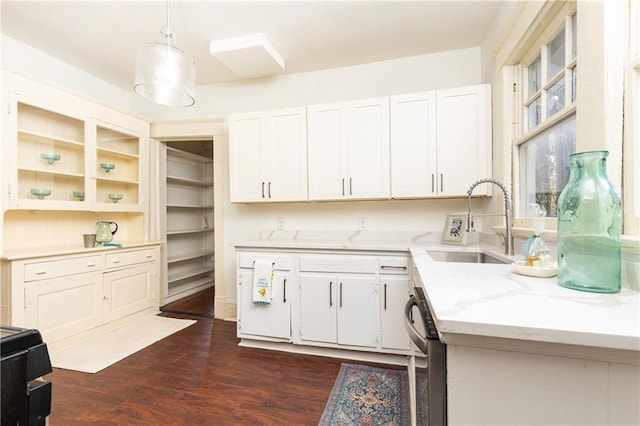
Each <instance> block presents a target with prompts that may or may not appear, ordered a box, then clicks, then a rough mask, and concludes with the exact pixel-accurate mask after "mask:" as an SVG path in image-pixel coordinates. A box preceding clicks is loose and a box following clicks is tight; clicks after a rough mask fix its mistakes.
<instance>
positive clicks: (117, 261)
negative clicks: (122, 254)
mask: <svg viewBox="0 0 640 426" xmlns="http://www.w3.org/2000/svg"><path fill="white" fill-rule="evenodd" d="M120 262H121V260H120V259H115V260H113V261H112V262H111V263H120Z"/></svg>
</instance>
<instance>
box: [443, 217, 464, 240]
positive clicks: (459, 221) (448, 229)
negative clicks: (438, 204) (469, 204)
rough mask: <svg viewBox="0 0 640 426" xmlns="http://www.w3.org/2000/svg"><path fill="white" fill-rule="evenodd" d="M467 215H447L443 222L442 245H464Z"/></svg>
mask: <svg viewBox="0 0 640 426" xmlns="http://www.w3.org/2000/svg"><path fill="white" fill-rule="evenodd" d="M466 234H467V215H466V214H463V213H448V214H447V220H446V221H445V222H444V231H443V232H442V243H444V244H457V245H465V244H466V238H465V237H466Z"/></svg>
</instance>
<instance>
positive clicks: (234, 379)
mask: <svg viewBox="0 0 640 426" xmlns="http://www.w3.org/2000/svg"><path fill="white" fill-rule="evenodd" d="M163 315H165V316H172V317H177V318H179V317H180V316H179V315H173V314H163ZM185 318H186V317H185ZM191 318H194V317H191ZM340 364H341V360H339V359H333V358H324V357H315V356H305V355H298V354H288V353H282V352H276V351H267V350H261V349H252V348H243V347H240V346H238V339H237V338H236V323H234V322H226V321H221V320H214V319H210V318H203V317H200V318H197V323H196V324H194V325H192V326H190V327H187V328H186V329H184V330H182V331H180V332H178V333H175V334H173V335H171V336H169V337H168V338H165V339H163V340H161V341H159V342H157V343H155V344H153V345H151V346H149V347H147V348H146V349H143V350H142V351H139V352H137V353H135V354H134V355H132V356H130V357H128V358H125V359H124V360H122V361H120V362H118V363H116V364H114V365H112V366H111V367H109V368H106V369H105V370H102V371H100V372H98V373H96V374H87V373H81V372H76V371H69V370H62V369H57V368H55V369H54V372H53V373H52V374H49V375H47V376H46V378H47V380H50V381H51V382H52V383H53V397H52V412H51V415H50V417H49V424H50V425H53V426H56V425H65V426H66V425H131V424H140V425H317V424H318V421H319V420H320V417H321V416H322V412H323V410H324V407H325V404H326V401H327V398H328V397H329V394H330V393H331V389H332V387H333V383H334V381H335V378H336V375H337V373H338V370H339V369H340Z"/></svg>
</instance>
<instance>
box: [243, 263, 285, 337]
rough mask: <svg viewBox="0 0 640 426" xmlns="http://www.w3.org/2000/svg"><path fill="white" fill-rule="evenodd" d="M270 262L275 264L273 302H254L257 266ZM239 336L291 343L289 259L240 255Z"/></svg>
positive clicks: (272, 290)
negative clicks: (257, 261) (257, 264)
mask: <svg viewBox="0 0 640 426" xmlns="http://www.w3.org/2000/svg"><path fill="white" fill-rule="evenodd" d="M260 258H263V259H267V260H268V261H269V262H271V263H272V264H273V284H272V289H271V295H272V299H271V302H270V303H269V304H256V303H253V286H254V263H255V261H256V260H257V259H260ZM238 265H239V268H238V315H237V317H238V319H237V320H238V322H237V327H238V336H239V337H250V338H255V337H263V338H268V339H275V340H283V341H287V342H290V341H291V273H290V271H289V269H290V257H289V256H282V255H277V256H274V255H270V254H266V255H265V254H262V255H260V254H255V253H251V254H246V253H242V254H240V255H238Z"/></svg>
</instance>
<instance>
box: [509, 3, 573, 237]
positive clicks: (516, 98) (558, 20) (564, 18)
mask: <svg viewBox="0 0 640 426" xmlns="http://www.w3.org/2000/svg"><path fill="white" fill-rule="evenodd" d="M576 14H577V8H576V7H575V4H571V3H567V4H566V5H565V6H564V7H562V9H561V10H559V11H558V13H557V14H556V15H555V16H554V17H553V18H552V19H550V20H549V22H548V23H547V25H546V27H545V29H544V31H543V32H542V33H541V34H540V35H539V36H538V37H536V38H535V40H534V41H533V42H532V43H530V44H529V48H528V49H527V50H526V52H525V53H524V54H523V55H522V56H521V57H520V59H519V60H517V61H514V62H515V65H514V66H513V68H514V71H515V72H514V74H515V75H514V80H515V81H514V88H515V90H514V94H513V105H514V113H513V115H514V116H513V120H514V122H515V124H516V125H515V126H514V134H513V139H512V143H511V152H512V158H511V165H512V179H513V197H512V210H513V216H514V226H516V227H523V228H527V229H529V228H533V219H532V218H529V217H528V216H527V212H526V211H522V207H521V205H520V204H521V200H520V194H521V180H520V157H519V149H520V146H521V145H523V144H525V143H526V142H528V141H530V140H532V139H534V138H535V137H536V136H538V135H539V134H541V133H543V132H545V131H547V130H548V129H550V128H552V127H554V126H556V125H558V124H559V123H561V122H562V121H564V120H565V119H567V118H568V117H570V116H572V115H575V114H577V100H578V99H579V96H576V99H574V98H573V75H574V74H573V73H574V72H575V69H576V67H577V66H578V55H577V53H576V56H575V57H574V56H573V52H574V49H573V48H574V46H575V43H576V40H574V39H573V34H574V31H573V26H574V21H573V16H574V15H576ZM578 19H579V18H578ZM578 25H579V24H578ZM561 32H564V37H565V47H564V66H563V68H562V70H560V71H558V72H557V73H556V74H554V75H553V76H551V78H549V77H548V75H547V62H548V61H547V55H548V45H549V44H550V43H551V42H552V41H553V40H555V39H556V37H557V36H558V35H559V34H560V33H561ZM576 52H577V50H576ZM537 58H540V62H541V70H540V77H541V81H540V82H539V87H538V90H537V91H536V92H535V93H533V94H529V93H528V91H529V87H528V81H529V80H528V72H529V67H530V66H531V64H532V63H533V62H534V61H535V60H536V59H537ZM561 79H564V98H565V102H564V106H563V107H562V108H561V109H560V110H558V111H556V112H555V113H554V114H552V115H551V116H548V114H547V113H548V105H547V100H548V90H549V89H550V88H551V87H553V86H554V85H555V84H556V83H557V82H558V81H560V80H561ZM577 84H578V85H579V82H578V83H577ZM536 99H540V100H541V105H540V109H541V114H540V122H539V123H538V124H537V125H536V126H535V127H534V128H532V129H529V128H528V125H529V114H528V106H529V105H531V104H532V103H533V102H534V101H535V100H536ZM545 228H546V230H548V231H551V232H552V233H554V232H555V228H556V218H555V217H550V218H546V219H545ZM545 232H546V231H545Z"/></svg>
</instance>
